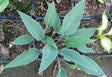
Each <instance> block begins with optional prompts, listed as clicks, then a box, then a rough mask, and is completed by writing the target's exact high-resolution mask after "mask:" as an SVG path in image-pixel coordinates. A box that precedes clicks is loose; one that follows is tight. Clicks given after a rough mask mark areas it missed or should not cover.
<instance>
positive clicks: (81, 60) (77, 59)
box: [59, 48, 98, 72]
mask: <svg viewBox="0 0 112 77" xmlns="http://www.w3.org/2000/svg"><path fill="white" fill-rule="evenodd" d="M59 54H61V55H62V56H63V57H64V59H65V60H67V61H72V62H74V63H76V64H79V65H81V66H83V67H84V68H86V69H88V70H92V71H95V72H97V71H98V69H97V68H96V67H95V66H94V64H92V63H91V62H90V61H89V60H88V59H87V58H86V57H84V56H82V55H80V54H79V53H78V52H76V51H74V50H72V49H67V48H63V49H61V50H60V51H59Z"/></svg>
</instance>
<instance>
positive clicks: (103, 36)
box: [97, 12, 112, 53]
mask: <svg viewBox="0 0 112 77" xmlns="http://www.w3.org/2000/svg"><path fill="white" fill-rule="evenodd" d="M107 27H108V18H107V15H106V13H105V12H104V13H103V16H102V24H101V27H99V28H98V34H97V38H98V39H100V42H101V45H102V47H103V48H104V49H105V50H106V51H107V52H108V53H109V51H110V49H111V48H112V42H111V39H109V38H108V37H106V36H110V35H112V28H111V29H110V31H109V32H108V33H106V34H103V31H104V30H106V29H107Z"/></svg>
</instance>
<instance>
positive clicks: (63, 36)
mask: <svg viewBox="0 0 112 77" xmlns="http://www.w3.org/2000/svg"><path fill="white" fill-rule="evenodd" d="M85 1H86V0H81V1H80V2H79V3H78V4H77V5H76V6H75V7H74V8H72V10H71V11H70V12H69V13H68V14H67V15H66V16H65V17H64V19H63V22H62V24H61V21H60V18H59V16H58V13H57V12H56V10H55V4H54V2H52V3H51V4H49V3H48V2H47V5H48V10H47V13H46V16H45V18H44V22H45V24H46V28H45V29H44V31H43V29H42V27H41V25H40V24H39V23H38V22H37V21H35V20H34V19H32V18H31V17H30V16H28V15H26V14H24V13H23V12H20V11H18V13H19V15H20V16H21V19H22V21H23V23H24V24H25V26H26V28H27V30H28V31H29V33H30V34H31V36H30V35H22V36H20V37H18V38H16V39H15V40H14V41H13V42H12V43H13V44H14V45H24V44H28V43H30V42H31V41H32V40H34V39H36V40H37V41H41V42H42V43H43V44H44V47H43V48H42V49H40V50H39V49H37V48H31V49H29V50H27V51H25V52H23V53H22V54H21V55H19V56H18V57H17V58H15V59H14V60H13V61H12V62H10V63H9V64H7V65H6V66H5V67H4V69H6V68H13V67H18V66H22V65H26V64H29V63H31V62H33V61H34V60H36V59H37V58H38V57H39V55H40V54H42V60H41V64H40V68H39V72H38V73H40V72H42V71H44V70H45V69H47V68H48V66H49V65H51V63H52V62H53V61H54V60H55V59H57V60H58V64H59V65H58V67H59V72H58V74H57V77H67V75H66V71H65V70H64V68H63V67H62V66H61V63H60V57H59V55H60V56H63V58H64V59H65V60H66V61H67V62H69V61H70V62H73V63H75V65H76V66H77V67H78V68H80V69H82V70H83V71H85V72H87V73H88V74H92V75H103V74H104V72H103V71H102V70H101V69H100V67H99V66H98V65H97V64H96V63H95V62H94V61H93V60H92V59H91V58H89V57H87V56H84V55H81V54H80V53H78V52H77V51H76V50H74V48H75V49H76V48H77V50H80V51H81V52H83V53H94V51H93V50H92V49H91V48H88V47H87V46H86V44H89V43H92V42H94V41H95V39H89V38H90V37H91V36H92V35H93V33H94V32H95V31H96V28H83V29H78V27H79V25H80V22H81V18H82V16H83V12H84V7H85ZM50 29H53V32H52V30H51V32H52V34H51V35H49V36H47V35H46V32H47V31H49V30H50ZM88 33H89V34H88ZM55 35H57V37H58V39H57V40H55V37H54V36H55Z"/></svg>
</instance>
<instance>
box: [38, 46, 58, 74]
mask: <svg viewBox="0 0 112 77" xmlns="http://www.w3.org/2000/svg"><path fill="white" fill-rule="evenodd" d="M42 53H43V56H42V61H41V64H40V68H39V73H40V72H42V71H44V70H45V69H46V68H47V67H48V66H49V65H50V64H51V63H52V62H53V61H54V60H55V58H56V56H57V54H58V50H57V49H56V48H54V47H52V46H50V45H48V44H47V45H46V46H44V48H43V49H42Z"/></svg>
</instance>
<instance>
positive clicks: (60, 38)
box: [56, 36, 63, 44]
mask: <svg viewBox="0 0 112 77" xmlns="http://www.w3.org/2000/svg"><path fill="white" fill-rule="evenodd" d="M62 38H63V37H62V36H61V37H60V38H59V39H58V41H57V42H56V44H58V43H59V42H60V41H61V40H62Z"/></svg>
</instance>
